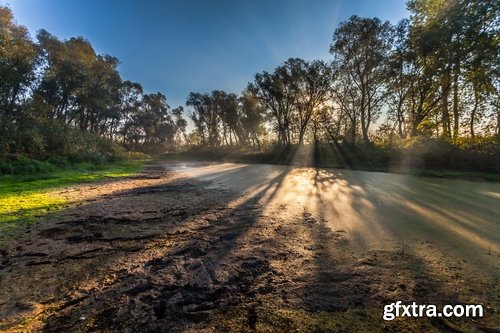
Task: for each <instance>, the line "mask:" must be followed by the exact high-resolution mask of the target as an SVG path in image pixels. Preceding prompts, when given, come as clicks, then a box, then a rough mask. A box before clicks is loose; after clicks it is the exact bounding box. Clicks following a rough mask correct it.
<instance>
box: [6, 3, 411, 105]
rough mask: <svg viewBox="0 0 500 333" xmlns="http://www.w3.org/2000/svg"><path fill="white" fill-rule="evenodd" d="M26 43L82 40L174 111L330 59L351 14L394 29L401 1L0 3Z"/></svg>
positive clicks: (402, 7) (400, 14)
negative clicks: (207, 95) (50, 38)
mask: <svg viewBox="0 0 500 333" xmlns="http://www.w3.org/2000/svg"><path fill="white" fill-rule="evenodd" d="M0 3H2V4H4V5H5V4H6V5H8V6H9V7H10V8H11V9H12V11H13V12H14V15H15V17H16V20H17V21H18V23H20V24H23V25H25V26H26V27H28V29H29V30H30V32H31V33H32V35H33V36H34V35H36V32H37V31H38V30H39V29H42V28H43V29H46V30H47V31H49V32H50V33H52V34H54V35H56V36H58V37H59V38H62V39H66V38H70V37H73V36H83V37H85V38H87V39H88V40H90V42H91V43H92V44H93V46H94V48H95V49H96V50H97V52H99V53H107V54H110V55H113V56H115V57H117V58H118V59H120V61H121V64H120V66H119V69H120V73H121V75H122V77H123V78H124V79H127V80H132V81H137V82H140V83H141V84H142V85H143V87H144V88H145V91H146V92H156V91H160V92H162V93H163V94H165V95H166V96H167V100H168V102H169V104H170V105H171V106H172V107H175V106H177V105H183V104H184V102H185V99H186V96H187V95H188V93H189V92H190V91H196V92H210V91H212V90H214V89H223V90H226V91H229V92H235V93H239V92H241V90H242V89H243V88H244V87H245V86H246V85H247V83H248V82H249V81H252V78H253V75H254V74H255V73H257V72H261V71H263V70H267V71H271V70H273V69H274V68H275V67H276V66H277V65H279V64H280V63H281V62H283V61H285V60H286V59H288V58H290V57H300V58H304V59H306V60H310V59H329V58H330V55H329V53H328V49H329V45H330V42H331V37H332V34H333V31H334V30H335V28H336V27H337V25H338V24H339V22H341V21H344V20H347V19H348V18H349V17H350V16H351V15H353V14H357V15H359V16H365V17H379V18H381V19H383V20H389V21H391V22H393V23H395V22H397V21H398V20H400V19H402V18H404V17H407V16H408V13H407V11H406V5H405V0H378V1H377V0H350V1H349V0H330V1H326V0H302V1H295V0H254V1H252V0H232V1H231V0H211V1H208V0H196V1H195V0H171V1H159V0H158V1H153V0H142V1H131V0H128V1H127V0H122V1H118V0H85V1H83V0H46V1H40V0H0Z"/></svg>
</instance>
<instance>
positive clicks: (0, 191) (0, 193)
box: [0, 160, 144, 242]
mask: <svg viewBox="0 0 500 333" xmlns="http://www.w3.org/2000/svg"><path fill="white" fill-rule="evenodd" d="M143 164H144V160H123V161H117V162H113V163H107V164H92V163H79V164H75V165H71V166H66V167H65V168H58V167H57V166H51V167H49V170H52V171H49V172H43V173H33V174H24V175H0V242H1V241H2V240H3V239H4V238H5V237H7V236H9V235H13V234H15V233H16V232H17V231H19V230H21V228H22V227H24V226H26V224H27V223H30V222H33V221H34V220H35V219H36V217H37V216H42V215H45V214H47V213H49V212H51V211H55V210H58V209H61V208H63V207H64V205H65V204H66V202H65V200H63V199H62V198H58V197H56V196H54V195H51V194H50V192H51V191H53V190H55V189H57V188H60V187H64V186H69V185H75V184H81V183H87V182H95V181H99V180H103V179H107V178H121V177H127V176H130V175H132V174H133V173H136V172H138V171H140V170H141V169H142V166H143Z"/></svg>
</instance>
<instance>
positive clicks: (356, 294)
mask: <svg viewBox="0 0 500 333" xmlns="http://www.w3.org/2000/svg"><path fill="white" fill-rule="evenodd" d="M338 178H339V177H338V176H337V175H334V174H332V175H331V176H326V177H325V176H321V175H320V171H319V170H316V173H315V176H314V188H315V189H316V191H315V192H316V194H318V193H323V192H324V189H323V188H322V186H324V183H325V182H326V183H327V184H328V186H331V185H332V183H334V182H335V181H336V179H338ZM314 200H317V201H318V202H319V203H320V204H319V206H318V207H319V208H320V209H319V210H318V211H317V214H318V216H317V217H315V216H314V215H313V214H309V213H308V214H304V216H303V219H302V222H303V225H304V229H305V230H304V232H305V233H307V234H308V235H310V238H311V240H312V242H313V245H312V246H310V248H311V249H312V250H313V252H314V253H313V256H312V257H313V258H314V261H313V263H312V264H311V265H310V266H309V267H310V268H311V274H310V278H309V279H308V280H306V281H305V283H304V284H303V285H302V288H300V291H299V293H300V294H301V297H302V300H303V302H302V304H299V306H298V307H299V308H302V309H303V310H305V311H306V312H308V313H309V314H310V316H311V318H314V316H316V315H314V314H316V313H322V315H321V316H322V318H323V319H322V321H320V324H317V322H316V324H315V325H316V326H312V330H314V331H319V332H320V331H325V332H326V331H331V330H338V331H382V330H383V331H415V330H417V331H429V330H438V331H450V332H462V331H464V330H465V331H469V330H471V329H479V330H484V331H488V330H490V329H493V326H491V325H492V323H494V319H493V317H492V314H491V313H490V314H488V315H487V316H486V317H487V319H486V320H484V321H482V320H479V321H474V322H473V323H472V324H471V321H470V319H463V318H462V319H461V318H450V319H448V318H447V319H443V318H424V319H415V318H409V319H406V320H407V321H406V322H405V321H401V320H395V321H392V322H387V321H384V320H383V319H382V315H383V311H384V306H385V305H389V304H391V303H394V302H396V301H398V300H401V301H403V303H404V304H410V303H411V302H413V301H415V302H416V303H417V304H435V305H437V306H438V307H440V309H442V307H443V306H444V305H446V304H453V305H454V304H464V303H478V301H479V302H480V303H481V304H482V305H483V306H484V308H485V309H486V308H487V307H495V304H496V301H495V299H494V297H492V294H491V290H490V283H491V282H492V281H493V280H491V279H478V278H477V277H476V276H471V275H468V273H467V272H466V271H463V272H462V271H461V269H460V268H457V267H455V266H447V265H443V262H441V261H440V260H439V259H438V258H424V257H421V256H418V255H416V254H413V253H411V251H408V250H405V248H396V249H394V250H384V251H382V250H372V251H368V252H366V253H365V254H363V255H361V256H359V255H353V254H352V253H350V252H349V251H346V250H347V249H346V248H345V247H344V246H343V244H344V242H343V241H342V240H343V238H344V237H345V234H343V233H338V232H335V231H334V230H333V229H332V228H331V224H330V225H329V224H327V223H326V221H325V219H324V217H325V216H326V215H327V214H326V209H327V208H326V207H328V209H330V208H331V206H328V205H326V202H325V201H324V199H323V198H322V196H321V195H316V196H315V197H314ZM464 286H468V290H467V291H465V290H464ZM496 289H497V290H498V288H496ZM408 321H412V322H411V323H409V322H408ZM322 324H324V325H325V326H321V325H322ZM326 324H328V325H326ZM333 328H335V329H333Z"/></svg>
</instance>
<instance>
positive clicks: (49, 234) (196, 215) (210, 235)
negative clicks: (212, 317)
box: [2, 166, 287, 332]
mask: <svg viewBox="0 0 500 333" xmlns="http://www.w3.org/2000/svg"><path fill="white" fill-rule="evenodd" d="M247 168H250V166H249V167H247ZM286 173H287V170H286V169H284V170H283V171H282V172H281V173H280V174H279V175H277V176H275V177H274V178H272V179H271V180H269V181H268V182H266V184H265V186H264V187H263V188H260V189H258V190H257V191H256V192H254V193H252V194H251V195H249V196H247V197H244V198H243V199H242V200H241V199H240V200H238V199H237V198H238V196H239V195H238V193H228V192H224V191H221V189H220V188H212V187H210V186H208V185H210V184H211V183H212V182H213V180H212V181H211V182H206V181H197V180H187V181H183V180H181V181H179V182H177V183H176V182H174V183H170V184H168V183H167V184H160V185H154V186H148V187H142V188H134V189H132V190H125V191H120V192H117V193H114V195H113V196H112V197H111V198H110V199H105V200H102V201H98V202H94V203H88V204H86V205H85V206H83V207H82V206H80V207H78V208H77V209H76V208H75V209H69V210H67V211H65V212H64V216H66V217H68V216H69V217H71V216H73V217H71V218H70V219H67V218H63V219H62V220H56V222H55V224H52V225H55V226H54V227H52V228H46V229H43V230H40V231H39V233H38V237H41V238H48V239H52V240H53V241H54V242H55V244H51V245H52V246H54V245H59V244H64V246H65V249H64V250H63V251H62V253H65V254H66V255H65V256H62V253H59V254H58V255H54V256H51V255H50V254H46V252H49V251H48V250H49V249H47V248H44V247H43V246H41V247H39V248H37V250H36V252H35V251H33V250H31V249H29V250H28V249H27V250H22V249H21V250H20V251H18V254H16V257H15V258H14V256H12V255H10V254H9V255H7V258H8V260H10V263H7V265H6V267H4V268H3V269H7V270H11V271H12V270H13V269H14V270H15V271H17V272H18V273H19V274H23V273H25V271H26V269H27V267H30V269H34V270H35V272H34V273H33V274H32V277H33V278H34V279H37V278H40V274H41V273H40V274H38V272H37V269H38V268H40V271H43V274H44V276H45V279H47V278H49V279H54V280H53V281H52V282H53V283H49V285H55V287H56V288H58V289H59V290H57V292H56V296H54V295H52V298H53V299H54V300H58V301H59V302H61V301H62V305H59V306H56V307H55V308H51V311H54V314H52V315H50V316H49V317H48V318H47V319H46V320H45V325H44V326H43V331H45V332H54V331H61V330H74V329H77V328H78V327H80V328H82V327H93V329H100V330H121V329H125V328H126V329H132V330H141V331H165V330H167V331H168V330H177V329H179V328H180V327H182V326H183V325H186V324H193V323H196V322H199V321H203V320H205V319H206V318H204V311H207V309H214V308H215V309H220V308H224V307H228V306H229V307H230V306H237V305H238V304H240V303H241V302H243V301H242V299H243V298H242V296H241V295H247V294H248V293H251V292H252V289H254V281H255V280H256V279H258V278H259V276H260V275H262V274H264V273H267V272H268V271H269V263H268V262H267V261H265V260H260V259H256V258H255V257H253V256H249V255H248V254H239V255H238V250H239V248H238V247H239V246H241V242H239V241H238V239H239V238H242V237H243V238H244V237H245V234H246V233H248V232H249V231H250V230H251V229H252V227H253V226H254V224H255V223H256V221H257V219H258V218H259V216H260V214H261V209H260V208H259V207H260V206H259V205H258V201H259V200H260V199H261V198H262V196H264V195H265V194H269V195H271V196H272V195H273V193H274V192H276V190H277V189H278V188H279V187H280V184H281V183H282V181H283V179H284V178H285V176H286ZM239 175H240V174H238V170H233V171H231V172H229V174H228V175H226V176H228V177H231V176H235V177H238V176H239ZM180 193H182V195H179V194H180ZM187 194H189V195H190V196H188V197H189V198H192V197H193V195H194V197H199V198H201V199H200V200H198V202H197V203H198V205H199V206H198V207H195V205H196V202H195V203H191V205H193V206H191V207H189V205H186V203H183V202H182V200H181V199H182V198H183V195H187ZM162 195H165V196H172V197H175V196H178V197H179V200H178V201H177V202H176V203H175V204H174V205H173V206H174V207H171V206H169V205H168V204H166V205H164V206H161V205H160V206H158V204H159V203H160V202H161V196H162ZM120 201H121V202H120ZM138 201H141V202H142V203H143V204H144V205H141V204H139V207H140V211H135V212H134V209H137V208H138V204H137V202H138ZM134 202H135V204H134ZM113 205H114V206H116V205H121V206H123V208H127V210H129V211H132V212H133V213H134V214H135V215H130V216H122V215H120V214H118V215H119V216H113V214H111V216H102V215H100V214H99V213H98V212H100V211H103V210H104V211H106V210H107V208H108V207H110V206H113ZM82 209H84V210H85V213H84V214H82ZM120 212H121V209H119V211H118V213H120ZM138 213H139V214H138ZM75 215H76V217H75ZM82 215H83V216H82ZM134 216H135V217H134ZM243 242H244V241H243ZM75 248H78V251H76V252H77V253H74V252H75V251H74V250H75ZM72 250H73V251H72ZM65 251H66V252H65ZM241 255H243V259H242V258H239V257H238V256H241ZM75 263H76V266H77V267H76V269H74V271H72V272H71V274H69V273H67V272H66V273H63V274H62V276H59V274H60V273H61V272H64V271H65V270H67V268H66V267H67V266H73V268H74V266H75ZM16 266H17V267H16ZM228 272H229V273H228ZM11 275H15V274H9V276H8V278H9V279H13V277H12V276H11ZM89 275H91V276H89ZM92 275H95V276H94V277H92ZM110 276H111V277H110ZM2 279H4V277H2ZM63 279H64V280H63ZM28 280H30V279H29V278H28ZM42 281H43V279H42ZM2 282H6V283H2V285H6V284H7V282H8V281H7V280H4V281H2ZM30 282H31V283H34V281H30ZM38 284H42V285H43V283H40V282H38ZM88 285H93V287H92V288H90V289H88ZM46 287H47V286H46ZM49 287H50V286H49ZM49 289H50V288H49ZM4 292H5V290H4ZM31 293H39V294H38V296H37V297H36V298H35V299H34V301H35V302H36V303H39V304H44V303H46V302H47V298H49V299H50V297H49V295H47V293H44V292H42V291H40V290H36V291H35V290H33V291H27V292H26V293H25V294H24V295H22V294H21V295H18V297H17V298H18V299H20V298H22V297H23V296H25V297H30V298H33V294H31ZM8 294H9V293H8V292H7V295H6V296H9V295H8ZM77 295H80V296H77ZM28 308H29V307H28ZM25 310H26V309H25ZM144 311H146V313H145V312H144ZM14 312H15V311H14ZM4 313H5V312H4ZM47 313H50V311H47ZM2 317H3V318H4V320H5V319H7V320H8V319H9V314H8V312H7V316H6V317H5V316H2ZM81 318H85V320H82V319H81ZM14 322H15V321H14Z"/></svg>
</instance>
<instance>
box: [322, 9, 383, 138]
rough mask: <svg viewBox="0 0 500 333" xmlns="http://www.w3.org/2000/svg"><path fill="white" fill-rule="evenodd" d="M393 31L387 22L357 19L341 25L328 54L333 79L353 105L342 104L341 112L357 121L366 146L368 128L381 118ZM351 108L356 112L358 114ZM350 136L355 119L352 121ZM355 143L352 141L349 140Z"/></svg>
mask: <svg viewBox="0 0 500 333" xmlns="http://www.w3.org/2000/svg"><path fill="white" fill-rule="evenodd" d="M391 33H392V27H391V25H390V23H389V22H388V21H386V22H381V21H380V20H379V19H377V18H373V19H369V18H360V17H358V16H356V15H354V16H351V18H350V19H349V20H348V21H346V22H342V23H340V25H339V27H338V28H337V29H336V30H335V33H334V34H333V41H332V44H331V47H330V53H331V54H332V55H333V56H334V62H335V64H336V69H337V71H336V76H338V77H341V78H342V79H341V80H342V82H343V83H344V84H347V85H348V88H347V90H348V91H347V92H337V95H341V94H345V93H346V94H347V95H348V96H349V97H348V98H347V99H352V98H356V101H350V103H344V105H343V108H351V110H350V112H349V113H350V114H351V117H355V118H358V117H359V123H360V125H361V134H362V137H363V141H364V142H365V143H369V142H370V139H369V129H370V125H371V124H372V123H373V122H374V121H375V120H376V118H377V117H378V116H379V114H380V109H381V107H382V102H383V100H384V97H385V78H386V72H387V67H386V64H387V59H388V56H389V51H390V49H391ZM352 108H357V109H359V113H358V112H357V110H354V109H352ZM352 126H353V127H354V128H353V129H352V131H353V133H355V131H356V128H355V127H356V126H357V119H353V124H352ZM352 140H353V142H354V140H355V137H354V136H353V137H352Z"/></svg>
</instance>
